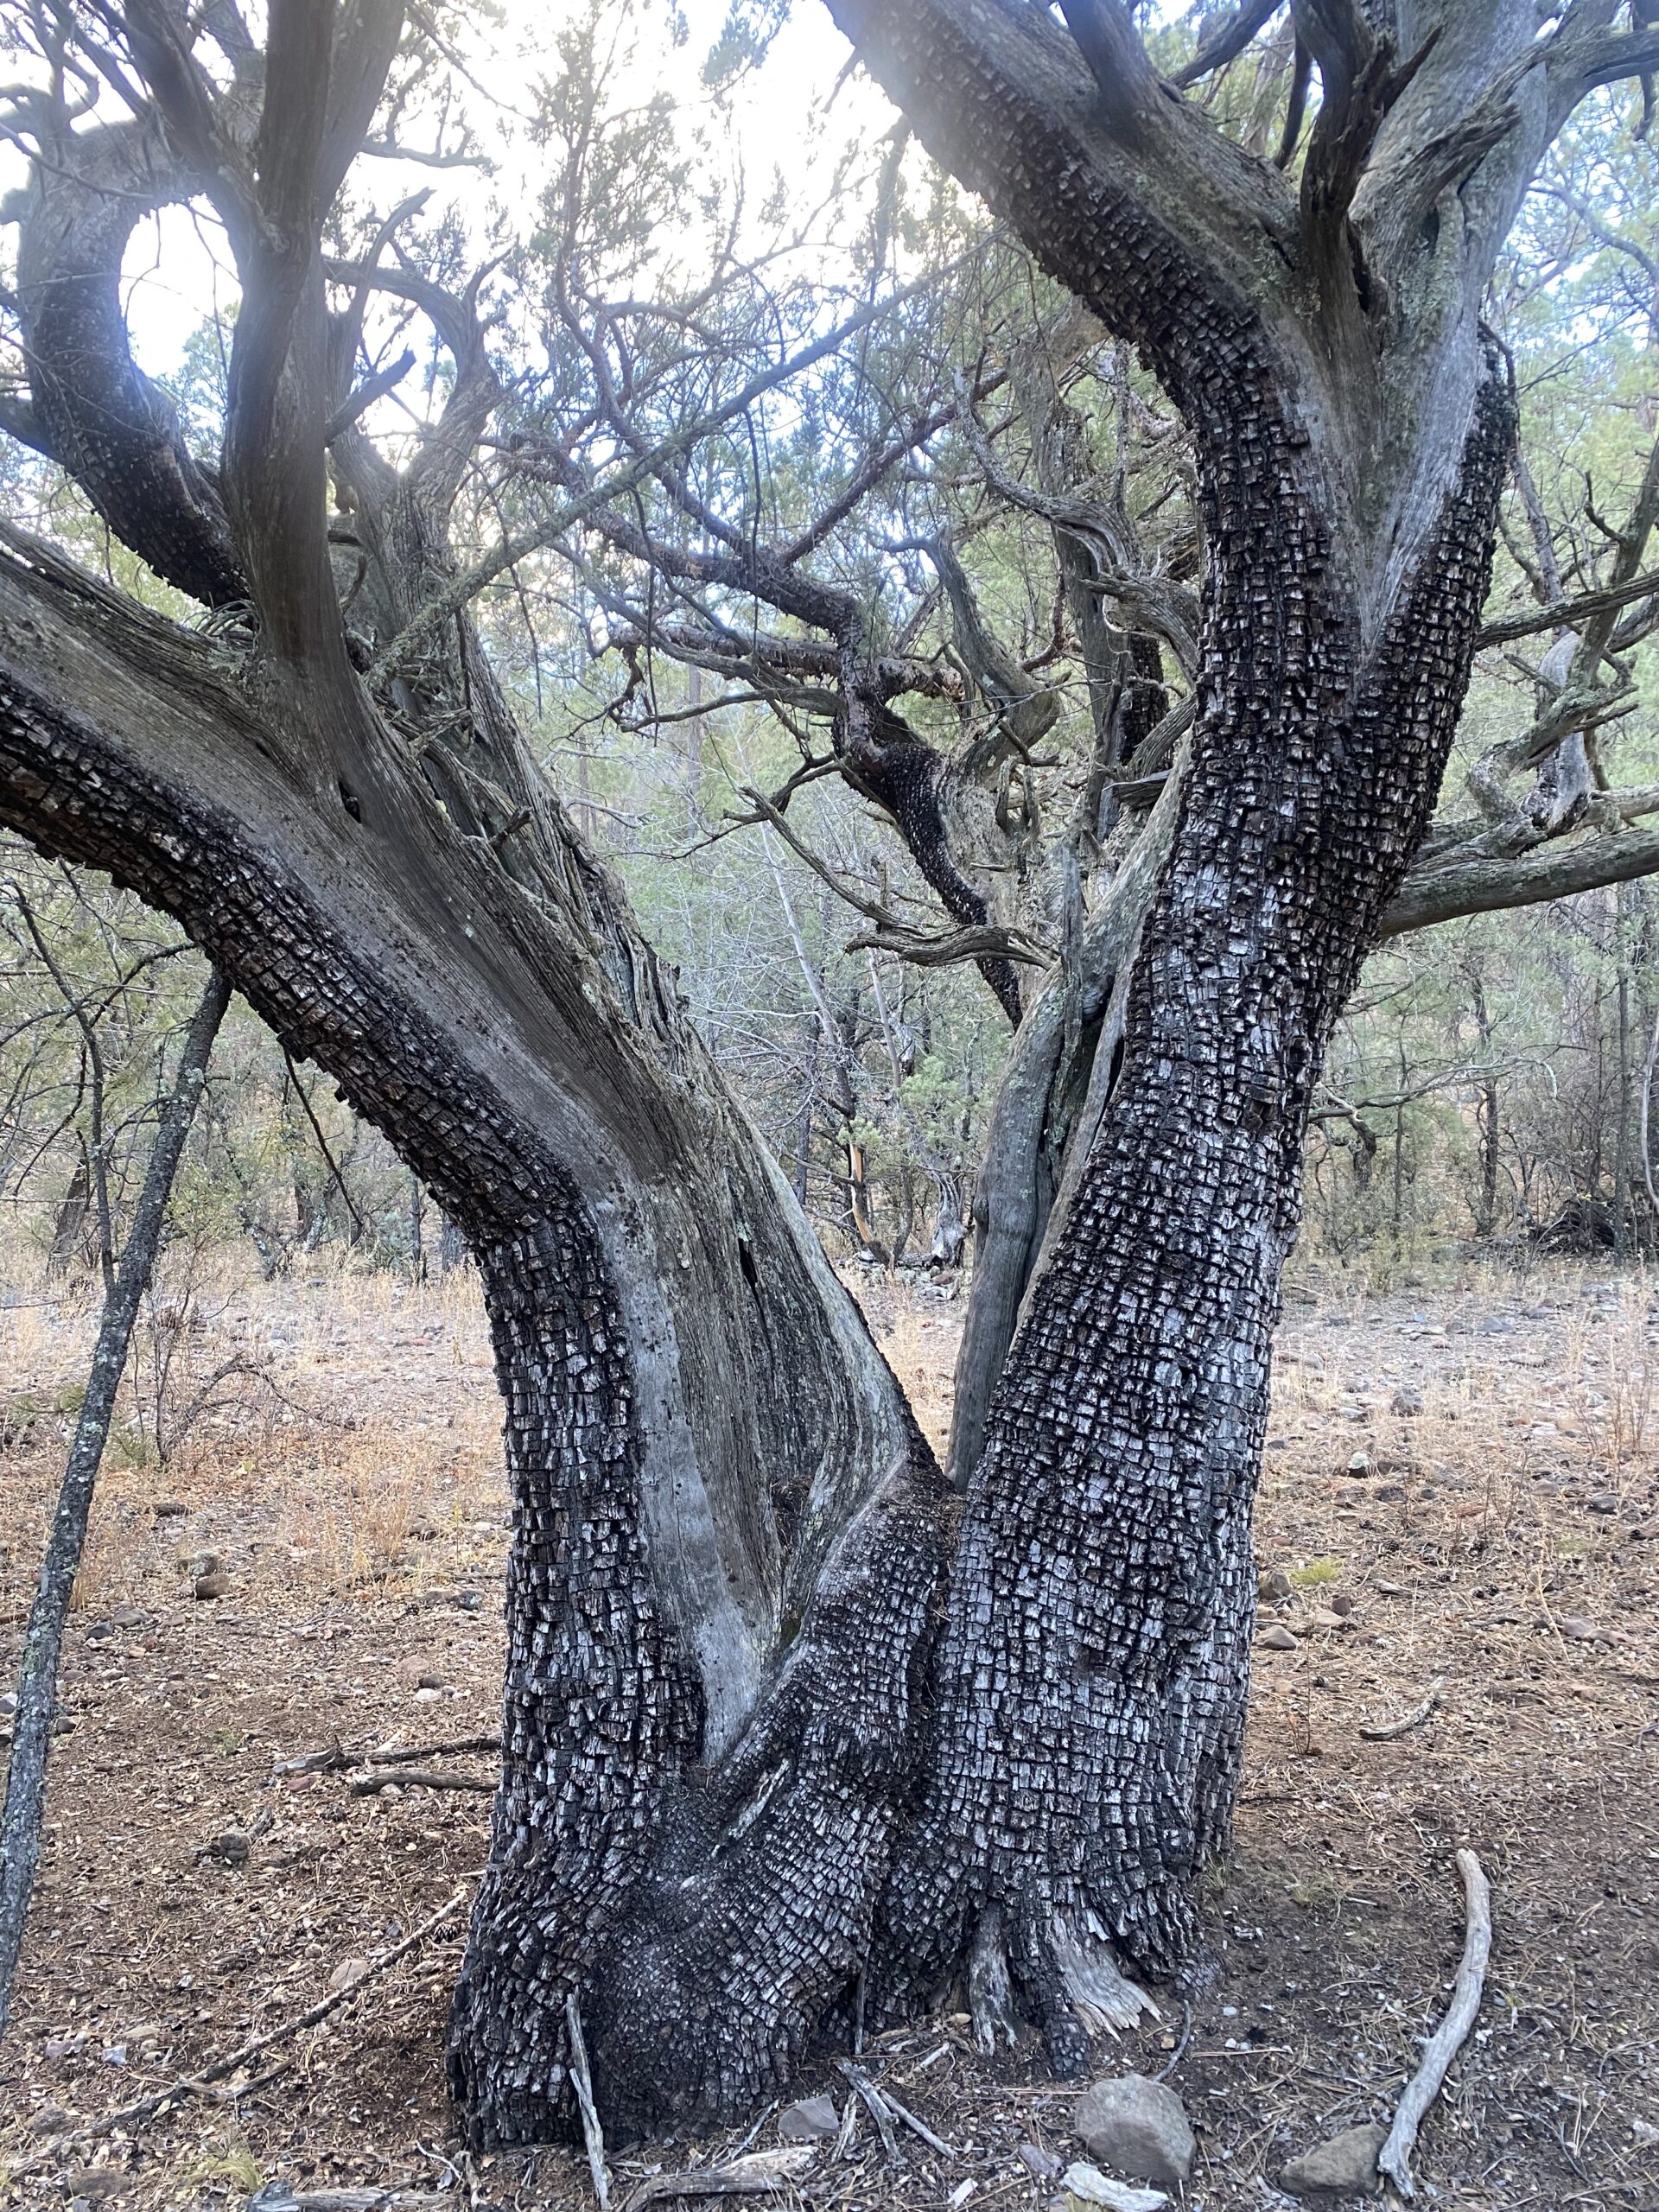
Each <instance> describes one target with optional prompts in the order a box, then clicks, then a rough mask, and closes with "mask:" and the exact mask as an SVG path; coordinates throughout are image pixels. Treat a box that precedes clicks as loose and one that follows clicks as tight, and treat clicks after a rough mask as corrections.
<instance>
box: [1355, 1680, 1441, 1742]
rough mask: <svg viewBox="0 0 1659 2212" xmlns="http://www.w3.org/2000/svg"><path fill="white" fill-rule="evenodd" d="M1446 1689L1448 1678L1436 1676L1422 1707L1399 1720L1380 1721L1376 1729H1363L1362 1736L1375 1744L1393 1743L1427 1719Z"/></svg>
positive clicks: (1414, 1709)
mask: <svg viewBox="0 0 1659 2212" xmlns="http://www.w3.org/2000/svg"><path fill="white" fill-rule="evenodd" d="M1444 1688H1446V1676H1445V1675H1435V1677H1434V1679H1433V1681H1432V1682H1431V1683H1430V1684H1429V1686H1428V1694H1427V1696H1426V1697H1425V1698H1424V1700H1423V1701H1422V1703H1421V1705H1414V1706H1413V1707H1412V1708H1411V1711H1410V1712H1409V1713H1403V1714H1402V1716H1401V1718H1400V1719H1398V1720H1379V1721H1378V1722H1377V1723H1376V1726H1374V1727H1370V1728H1362V1729H1361V1730H1360V1734H1361V1735H1362V1736H1363V1737H1365V1738H1368V1739H1369V1740H1370V1742H1371V1743H1373V1744H1388V1743H1392V1742H1393V1740H1394V1738H1395V1737H1396V1736H1403V1735H1404V1734H1405V1733H1406V1732H1407V1731H1408V1729H1412V1728H1416V1727H1419V1726H1421V1724H1422V1723H1423V1722H1424V1721H1425V1720H1427V1718H1428V1716H1429V1714H1430V1713H1433V1710H1434V1708H1435V1707H1436V1706H1437V1705H1438V1704H1439V1703H1440V1692H1441V1691H1442V1690H1443V1689H1444Z"/></svg>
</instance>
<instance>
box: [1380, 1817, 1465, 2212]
mask: <svg viewBox="0 0 1659 2212" xmlns="http://www.w3.org/2000/svg"><path fill="white" fill-rule="evenodd" d="M1457 1865H1458V1872H1459V1874H1461V1875H1462V1877H1463V1899H1464V1912H1465V1920H1466V1923H1467V1932H1466V1933H1465V1936H1464V1942H1463V1956H1462V1958H1461V1959H1460V1960H1459V1962H1458V1980H1457V1987H1456V1989H1455V1991H1454V1993H1453V1994H1452V2002H1451V2005H1450V2006H1449V2007H1448V2008H1447V2011H1446V2018H1444V2019H1443V2020H1442V2021H1441V2022H1440V2026H1439V2027H1438V2028H1436V2029H1435V2031H1434V2032H1433V2035H1432V2036H1431V2037H1429V2039H1428V2042H1427V2044H1425V2046H1424V2049H1423V2063H1422V2064H1421V2066H1420V2067H1419V2068H1418V2069H1417V2071H1416V2072H1415V2073H1414V2075H1412V2077H1411V2079H1410V2081H1409V2082H1407V2084H1406V2090H1405V2094H1404V2095H1403V2096H1402V2098H1401V2100H1400V2105H1399V2109H1398V2110H1397V2111H1396V2112H1395V2115H1394V2125H1393V2126H1392V2127H1391V2128H1389V2134H1388V2140H1387V2141H1386V2142H1385V2143H1384V2144H1383V2148H1382V2149H1381V2151H1379V2152H1377V2157H1376V2165H1377V2171H1378V2172H1379V2173H1383V2174H1386V2175H1387V2176H1388V2177H1389V2180H1390V2181H1391V2182H1392V2183H1394V2185H1395V2188H1396V2189H1397V2190H1399V2192H1400V2194H1401V2196H1414V2195H1415V2194H1416V2189H1415V2185H1414V2183H1413V2181H1412V2178H1411V2154H1412V2151H1413V2149H1414V2147H1415V2145H1416V2141H1417V2130H1418V2129H1419V2128H1420V2127H1421V2125H1422V2122H1423V2115H1424V2114H1425V2113H1427V2110H1428V2108H1429V2107H1430V2106H1431V2105H1432V2104H1433V2101H1434V2100H1435V2098H1436V2097H1438V2096H1439V2094H1440V2087H1441V2084H1442V2083H1443V2082H1445V2080H1446V2069H1447V2068H1448V2067H1449V2066H1450V2065H1451V2063H1452V2060H1453V2059H1454V2058H1455V2057H1456V2056H1457V2055H1458V2053H1459V2050H1461V2049H1462V2048H1463V2044H1464V2042H1465V2038H1466V2037H1467V2036H1468V2033H1469V2031H1470V2029H1471V2028H1472V2027H1473V2025H1474V2024H1475V2015H1476V2013H1477V2012H1479V2010H1480V1993H1481V1991H1482V1989H1483V1988H1484V1986H1485V1981H1486V1961H1487V1960H1488V1959H1489V1958H1490V1957H1491V1951H1492V1892H1491V1885H1490V1883H1489V1882H1488V1881H1487V1879H1486V1877H1485V1875H1484V1873H1483V1872H1481V1865H1480V1861H1479V1859H1477V1858H1476V1856H1475V1854H1474V1853H1473V1852H1472V1851H1460V1852H1459V1853H1458V1859H1457Z"/></svg>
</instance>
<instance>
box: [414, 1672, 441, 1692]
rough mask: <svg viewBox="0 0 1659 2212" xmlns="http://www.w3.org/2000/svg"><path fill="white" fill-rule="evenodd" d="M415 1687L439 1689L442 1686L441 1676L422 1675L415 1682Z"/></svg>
mask: <svg viewBox="0 0 1659 2212" xmlns="http://www.w3.org/2000/svg"><path fill="white" fill-rule="evenodd" d="M415 1687H416V1689H417V1690H441V1689H442V1688H443V1676H442V1675H422V1676H421V1678H420V1680H419V1681H417V1682H416V1685H415Z"/></svg>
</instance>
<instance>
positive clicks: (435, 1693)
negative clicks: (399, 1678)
mask: <svg viewBox="0 0 1659 2212" xmlns="http://www.w3.org/2000/svg"><path fill="white" fill-rule="evenodd" d="M442 1695H443V1692H442V1690H440V1689H435V1688H432V1687H431V1685H430V1684H425V1685H423V1687H422V1688H420V1689H417V1690H416V1693H415V1702H416V1705H435V1704H436V1703H437V1701H438V1700H439V1699H440V1698H441V1697H442Z"/></svg>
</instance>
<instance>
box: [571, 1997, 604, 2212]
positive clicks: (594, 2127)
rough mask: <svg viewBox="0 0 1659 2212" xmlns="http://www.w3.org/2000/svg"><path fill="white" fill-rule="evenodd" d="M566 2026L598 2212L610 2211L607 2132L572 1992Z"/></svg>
mask: <svg viewBox="0 0 1659 2212" xmlns="http://www.w3.org/2000/svg"><path fill="white" fill-rule="evenodd" d="M564 2024H565V2026H566V2028H567V2030H568V2031H569V2037H570V2063H569V2067H568V2068H567V2069H566V2071H567V2072H568V2073H569V2076H570V2082H571V2086H572V2088H574V2089H575V2093H576V2102H577V2104H578V2105H579V2106H580V2107H582V2140H583V2142H584V2143H585V2144H586V2145H587V2146H588V2172H589V2173H590V2174H592V2176H593V2177H594V2196H596V2197H597V2198H598V2200H599V2212H610V2203H611V2177H610V2176H609V2174H608V2173H607V2171H605V2131H604V2129H603V2128H602V2127H601V2126H600V2124H599V2110H598V2107H596V2106H595V2104H594V2082H593V2076H592V2075H591V2074H590V2073H589V2072H588V2046H587V2044H585V2043H584V2042H583V2040H582V2010H581V2007H580V2006H579V2005H577V2003H576V1993H575V1990H574V1989H573V1990H571V1991H570V1992H569V1994H568V1995H567V1996H566V1998H565V2000H564Z"/></svg>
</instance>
